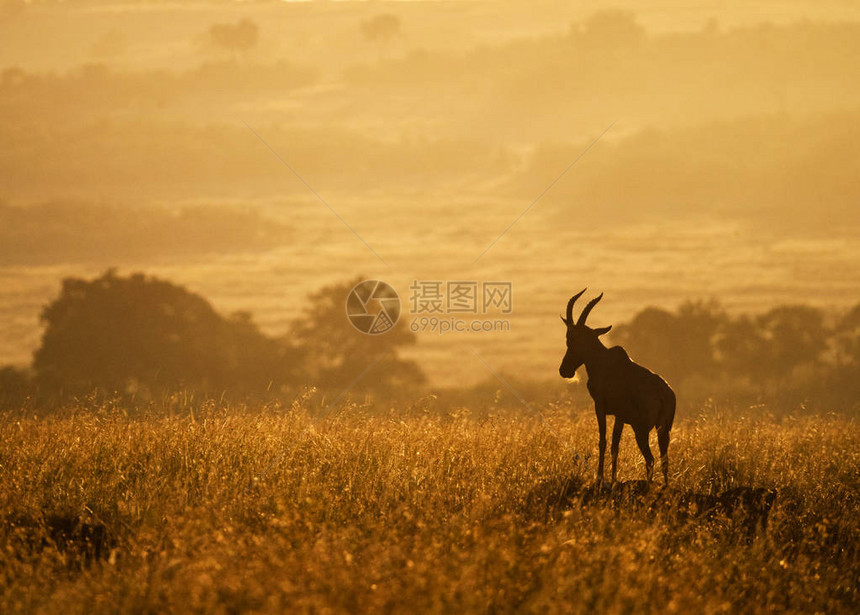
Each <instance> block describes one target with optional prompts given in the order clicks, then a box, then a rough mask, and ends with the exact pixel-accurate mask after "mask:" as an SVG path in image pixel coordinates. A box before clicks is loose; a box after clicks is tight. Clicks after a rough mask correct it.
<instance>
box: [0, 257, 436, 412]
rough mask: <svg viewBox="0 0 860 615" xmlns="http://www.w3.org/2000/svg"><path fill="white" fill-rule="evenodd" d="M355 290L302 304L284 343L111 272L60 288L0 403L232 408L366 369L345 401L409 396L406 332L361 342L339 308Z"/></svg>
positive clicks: (326, 385) (2, 383) (339, 385)
mask: <svg viewBox="0 0 860 615" xmlns="http://www.w3.org/2000/svg"><path fill="white" fill-rule="evenodd" d="M358 281H359V280H357V279H356V280H352V281H350V282H347V283H345V284H343V285H334V286H330V287H325V288H323V289H321V290H320V291H318V292H317V293H315V294H312V295H311V296H310V297H309V301H308V307H307V311H306V313H305V315H304V316H302V317H300V318H298V319H297V320H296V321H295V322H294V323H293V326H292V328H291V331H290V333H289V335H288V336H285V337H283V338H274V337H270V336H267V335H265V334H263V333H262V332H261V331H260V330H259V328H258V327H257V325H256V324H255V323H254V322H253V321H252V320H251V316H250V314H248V313H246V312H239V313H235V314H231V315H230V316H226V317H225V316H222V315H221V314H219V313H218V312H216V311H215V309H214V308H213V307H212V305H211V304H210V303H209V302H208V301H207V300H206V299H204V298H203V297H201V296H199V295H196V294H194V293H192V292H190V291H188V290H186V289H184V288H182V287H181V286H177V285H175V284H172V283H170V282H167V281H164V280H160V279H157V278H152V277H147V276H145V275H143V274H132V275H130V276H127V277H123V276H119V275H117V274H116V273H115V272H114V271H112V270H111V271H108V272H106V273H105V274H104V275H102V276H100V277H98V278H96V279H93V280H83V279H77V278H68V279H66V280H64V281H63V284H62V291H61V293H60V296H59V297H58V298H57V299H56V300H55V301H53V302H51V303H50V304H49V305H47V306H46V307H45V308H44V310H43V311H42V315H41V320H42V323H43V325H44V326H45V332H44V335H43V337H42V343H41V345H40V346H39V348H38V349H37V350H36V352H35V354H34V359H33V364H32V369H31V370H29V371H21V370H17V369H14V368H11V367H6V368H3V369H2V370H0V405H3V404H5V405H7V406H8V405H15V404H20V403H22V402H23V401H24V400H25V399H27V398H28V397H30V398H33V399H37V400H38V401H40V402H51V401H61V400H63V399H69V398H73V397H79V396H85V395H89V394H92V393H94V392H95V393H97V394H100V395H107V396H113V395H119V396H122V397H125V398H127V399H130V400H138V401H142V402H147V401H151V400H157V399H159V397H162V396H164V395H169V394H171V393H174V392H176V391H184V392H188V393H191V394H198V395H200V396H205V397H213V396H214V397H223V396H225V395H226V396H228V397H230V398H232V399H247V398H250V397H261V396H264V397H276V396H279V395H283V394H285V393H286V394H295V393H297V392H300V391H301V390H302V389H305V388H309V387H311V386H314V387H319V388H322V389H324V390H326V391H328V390H332V391H335V390H336V393H339V392H341V391H342V390H343V388H345V387H346V385H347V384H349V383H350V382H353V381H354V380H356V378H357V377H358V376H359V374H361V372H362V371H364V369H365V368H366V367H367V366H368V365H371V364H372V363H374V361H376V360H377V359H379V360H378V362H377V363H376V364H375V365H374V374H373V377H372V378H363V379H361V380H360V382H357V383H356V384H355V385H354V387H352V390H353V391H355V392H357V393H375V394H389V393H391V392H392V391H394V390H399V389H403V388H407V389H409V390H415V389H416V387H418V386H420V385H421V384H422V383H423V381H424V376H423V374H422V373H421V372H420V370H419V369H418V368H417V366H416V365H414V364H413V363H412V362H410V361H407V360H404V359H402V358H400V357H399V356H398V350H399V349H400V348H401V347H403V346H406V345H409V344H412V343H414V342H415V334H414V333H412V332H410V331H408V329H406V328H405V326H403V325H402V323H400V325H398V326H396V327H395V328H394V329H393V330H392V331H389V332H388V333H386V335H381V336H367V335H364V334H363V333H360V332H358V331H357V330H355V329H353V328H352V326H351V325H350V324H349V321H348V320H347V318H346V316H345V313H344V307H343V306H344V298H345V297H346V296H347V293H348V292H349V289H350V288H352V286H354V285H355V284H356V283H357V282H358ZM336 393H335V394H336Z"/></svg>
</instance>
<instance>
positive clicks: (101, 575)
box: [0, 402, 860, 613]
mask: <svg viewBox="0 0 860 615" xmlns="http://www.w3.org/2000/svg"><path fill="white" fill-rule="evenodd" d="M310 406H311V403H310V402H306V403H303V404H295V405H294V406H293V407H292V408H281V407H278V406H267V407H259V408H245V407H223V408H222V407H218V406H217V405H216V404H208V405H206V404H204V405H201V406H198V407H196V408H194V409H193V412H192V411H191V410H190V409H185V410H183V411H181V412H178V413H174V412H170V411H168V410H167V409H159V410H152V411H149V412H147V413H143V414H140V415H133V416H128V415H127V414H124V413H123V408H121V407H116V406H115V405H111V404H103V405H97V404H95V403H93V404H89V405H88V404H81V405H80V406H79V407H72V408H67V409H65V410H64V411H62V412H60V413H58V414H56V415H53V416H48V417H29V418H28V417H25V416H22V415H21V414H20V413H19V414H9V415H7V416H5V417H3V419H2V421H0V430H2V431H0V510H2V514H3V515H4V517H3V519H2V525H0V611H3V612H14V611H33V612H47V613H52V612H63V613H77V612H115V611H118V610H121V611H126V612H160V611H164V610H176V611H198V612H204V611H205V612H237V611H246V610H252V611H262V612H281V611H284V610H287V609H289V611H290V612H333V613H346V612H350V613H353V612H366V611H386V612H507V611H515V610H516V611H524V612H564V613H567V612H589V611H592V610H600V611H608V612H622V611H624V612H626V611H630V610H636V611H637V612H657V611H661V612H662V611H670V612H679V611H680V612H708V613H711V612H737V611H739V610H741V611H749V612H763V611H772V610H786V611H809V612H830V613H832V612H852V611H853V609H854V608H855V607H856V605H857V602H858V599H860V594H858V578H859V577H858V575H860V559H858V545H860V494H859V493H858V487H860V480H858V469H860V429H858V428H857V425H856V423H855V421H854V420H853V418H851V417H849V416H844V415H827V416H805V417H774V416H769V415H765V414H757V415H756V414H753V415H750V416H744V415H743V414H742V413H738V412H732V413H718V412H715V411H713V410H709V411H707V412H703V413H702V414H701V415H700V416H699V417H697V418H688V419H683V418H681V419H680V420H679V421H678V422H677V423H676V429H675V431H674V434H673V435H674V439H673V443H672V446H671V449H670V451H671V456H672V464H673V467H672V475H673V481H674V484H675V486H676V487H677V488H678V489H681V490H687V491H696V492H701V493H717V492H720V491H722V490H724V489H726V488H729V487H732V486H736V485H754V486H761V487H768V488H775V489H777V490H778V496H777V500H776V504H775V506H774V508H773V510H772V512H771V516H770V523H769V524H768V526H767V528H766V529H764V530H759V531H758V533H757V534H756V536H755V538H754V539H752V540H747V539H746V537H745V534H744V533H743V532H742V531H741V530H740V529H738V528H737V527H736V526H735V525H733V524H732V523H731V522H730V521H729V520H727V519H721V518H708V519H705V518H694V519H691V520H683V519H679V518H676V517H674V516H672V515H671V514H665V513H659V514H653V513H650V512H648V511H647V510H645V509H642V508H638V509H636V508H633V507H628V506H624V505H621V506H617V505H613V504H612V503H610V502H606V501H603V502H601V501H597V502H592V503H588V504H581V503H580V502H578V501H577V500H576V499H574V500H572V501H571V502H566V503H558V500H557V498H555V497H554V494H557V493H558V488H559V486H563V485H564V484H565V483H571V484H585V483H588V482H590V481H591V480H592V475H591V474H590V471H589V468H588V466H593V464H594V459H593V456H592V457H590V456H588V455H587V453H590V452H592V451H594V450H595V449H596V428H595V421H594V417H593V415H592V413H591V411H590V410H588V409H586V408H581V407H577V408H572V407H570V406H568V405H565V404H549V405H542V406H541V408H540V410H541V412H543V414H544V416H545V417H546V421H547V422H548V423H549V424H550V426H551V428H550V427H548V426H547V425H546V423H543V422H542V421H541V419H539V418H538V417H536V416H535V415H533V414H530V413H528V411H527V410H525V409H521V410H514V409H511V408H501V407H495V406H492V405H490V406H485V407H483V408H481V409H475V408H478V405H477V404H476V406H475V407H474V408H454V407H452V408H448V409H443V410H428V409H423V410H422V409H421V407H420V405H416V406H413V407H410V408H405V407H398V408H394V409H391V410H386V411H380V410H378V409H372V408H369V407H365V406H361V405H358V404H354V403H347V404H344V405H342V406H341V407H339V408H338V409H337V410H336V411H335V412H333V413H332V414H330V415H328V416H325V417H324V418H322V419H321V420H318V421H317V419H319V410H320V408H318V407H317V408H312V407H310ZM315 421H317V422H316V423H315V424H314V422H315ZM554 434H557V435H558V436H559V437H558V438H556V436H555V435H554ZM573 452H578V453H579V454H580V455H582V456H583V457H584V460H583V461H582V462H579V461H577V460H576V458H575V456H574V455H573ZM261 474H262V476H260V475H261ZM643 474H644V469H643V466H642V462H641V456H640V455H639V453H638V451H637V450H636V447H635V445H634V443H633V440H632V436H631V434H629V433H628V434H626V437H625V438H624V439H623V440H622V454H621V460H620V475H621V476H620V478H622V479H633V478H636V479H638V478H642V476H643ZM255 477H259V480H255Z"/></svg>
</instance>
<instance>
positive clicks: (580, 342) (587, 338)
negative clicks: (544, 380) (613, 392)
mask: <svg viewBox="0 0 860 615" xmlns="http://www.w3.org/2000/svg"><path fill="white" fill-rule="evenodd" d="M584 292H585V289H584V288H583V289H582V290H581V291H579V292H578V293H576V294H575V295H574V296H573V297H571V298H570V301H568V302H567V315H566V316H562V317H561V320H562V322H563V323H564V324H565V325H566V326H567V353H565V355H564V359H562V361H561V367H559V368H558V373H559V374H561V377H562V378H573V375H574V374H575V373H576V370H577V368H579V366H580V365H582V364H583V363H585V362H586V361H587V360H588V358H589V357H591V356H593V355H594V353H595V352H597V351H599V350H600V348H602V347H603V344H601V342H600V340H599V339H597V338H598V337H600V336H601V335H603V334H604V333H606V332H608V331H609V330H610V329H611V328H612V326H611V325H610V326H609V327H599V328H597V329H592V328H591V327H588V326H586V324H585V319H586V318H588V314H589V312H591V310H592V308H593V307H594V306H595V305H597V302H598V301H600V300H601V299H602V298H603V293H600V295H598V296H597V297H595V298H594V299H592V300H591V301H589V302H588V305H586V306H585V309H583V310H582V313H581V314H580V315H579V319H578V320H577V321H576V322H574V321H573V304H574V303H576V300H577V299H579V297H580V296H581V295H582V293H584Z"/></svg>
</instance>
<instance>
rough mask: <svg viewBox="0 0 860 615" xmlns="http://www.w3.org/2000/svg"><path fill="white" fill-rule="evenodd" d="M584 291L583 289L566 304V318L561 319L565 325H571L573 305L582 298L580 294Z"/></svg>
mask: <svg viewBox="0 0 860 615" xmlns="http://www.w3.org/2000/svg"><path fill="white" fill-rule="evenodd" d="M585 291H586V289H585V288H583V289H582V290H581V291H579V292H578V293H576V294H575V295H574V296H573V297H571V298H570V301H568V302H567V318H562V320H563V321H564V322H566V323H567V324H569V325H570V324H572V323H573V304H574V303H576V300H577V299H579V298H580V297H581V296H582V293H584V292H585Z"/></svg>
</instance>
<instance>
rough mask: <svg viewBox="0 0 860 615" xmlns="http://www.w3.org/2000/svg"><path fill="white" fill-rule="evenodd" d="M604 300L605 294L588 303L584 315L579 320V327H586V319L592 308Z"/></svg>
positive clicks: (583, 311)
mask: <svg viewBox="0 0 860 615" xmlns="http://www.w3.org/2000/svg"><path fill="white" fill-rule="evenodd" d="M601 299H603V293H600V294H599V295H597V296H596V297H595V298H594V299H592V300H591V301H589V302H588V304H587V305H586V306H585V309H583V310H582V314H580V315H579V320H577V321H576V324H577V325H584V324H585V319H586V318H588V314H589V313H590V312H591V308H593V307H594V306H595V305H597V302H598V301H600V300H601Z"/></svg>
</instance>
